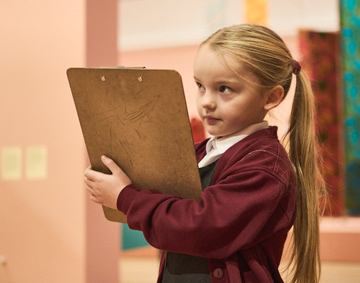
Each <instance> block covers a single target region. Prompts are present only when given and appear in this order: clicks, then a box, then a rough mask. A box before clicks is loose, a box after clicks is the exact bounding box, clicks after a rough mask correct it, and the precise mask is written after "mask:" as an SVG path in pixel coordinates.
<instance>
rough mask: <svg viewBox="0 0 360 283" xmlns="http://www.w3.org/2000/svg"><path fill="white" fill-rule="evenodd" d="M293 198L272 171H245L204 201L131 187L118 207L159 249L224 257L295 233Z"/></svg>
mask: <svg viewBox="0 0 360 283" xmlns="http://www.w3.org/2000/svg"><path fill="white" fill-rule="evenodd" d="M223 175H224V174H223ZM288 195H289V194H288V193H287V186H286V184H284V183H283V182H281V181H279V179H278V178H276V176H274V175H273V174H271V172H267V171H266V170H263V169H255V168H247V169H244V168H243V169H242V170H237V169H235V171H234V170H233V171H232V172H231V173H229V174H225V175H224V177H223V179H221V180H220V181H219V182H218V183H216V184H214V185H212V186H210V187H208V188H206V189H205V190H204V191H203V193H202V196H201V200H200V201H195V200H190V199H181V198H179V197H174V196H170V195H164V194H161V193H159V192H158V191H156V190H139V189H137V188H136V187H135V186H134V185H130V186H128V187H126V188H125V189H124V190H123V191H122V192H121V193H120V195H119V198H118V209H119V210H120V211H122V212H123V213H125V214H126V215H127V221H128V225H129V227H130V228H131V229H135V230H141V231H143V233H144V236H145V238H146V240H147V241H148V242H149V243H150V244H151V245H152V246H154V247H156V248H159V249H162V250H166V251H172V252H179V253H185V254H191V255H196V256H202V257H207V258H219V259H220V258H225V257H228V256H230V255H231V254H233V253H234V252H236V251H237V250H240V249H246V248H249V247H251V246H253V245H255V244H256V243H258V242H260V241H262V240H264V239H266V238H267V237H270V236H271V235H273V234H275V233H277V232H279V231H282V230H283V229H289V225H290V226H291V221H292V215H291V213H289V212H288V209H287V206H288V205H289V197H290V198H291V196H289V197H288ZM292 205H294V203H292Z"/></svg>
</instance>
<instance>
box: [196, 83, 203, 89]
mask: <svg viewBox="0 0 360 283" xmlns="http://www.w3.org/2000/svg"><path fill="white" fill-rule="evenodd" d="M196 84H197V86H198V88H199V89H204V86H203V85H202V84H201V83H199V82H196Z"/></svg>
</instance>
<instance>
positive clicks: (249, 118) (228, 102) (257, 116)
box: [194, 44, 267, 138]
mask: <svg viewBox="0 0 360 283" xmlns="http://www.w3.org/2000/svg"><path fill="white" fill-rule="evenodd" d="M225 60H226V62H227V64H228V65H229V66H230V67H231V68H233V69H235V70H237V71H238V72H239V73H240V74H241V75H242V76H244V77H246V78H247V79H249V80H252V81H254V82H256V83H259V81H258V79H257V78H256V77H255V75H253V74H251V73H247V72H246V70H245V69H244V68H243V66H242V65H241V64H239V63H237V62H235V61H234V60H233V59H231V58H230V57H228V56H225ZM194 78H195V82H196V84H197V86H198V92H197V109H198V113H199V115H200V118H201V119H202V120H203V122H204V124H205V128H206V130H207V131H208V133H209V134H210V135H212V136H215V137H223V138H227V137H230V136H232V135H236V134H239V133H241V131H242V130H243V129H245V128H246V127H248V126H250V125H252V124H256V123H260V122H262V121H263V119H264V117H265V115H266V112H267V111H266V110H265V109H264V106H265V104H266V101H267V98H266V95H263V94H262V93H261V92H260V91H259V90H257V89H255V88H254V86H252V85H250V84H247V83H246V82H244V81H242V80H241V79H239V77H238V76H236V75H235V74H234V73H233V72H232V71H231V70H230V69H229V68H228V67H227V66H226V65H225V64H224V63H223V61H221V59H220V58H219V57H218V56H217V55H216V53H215V52H214V51H213V50H212V49H211V48H210V47H209V46H208V45H207V44H206V45H203V46H202V47H200V49H199V51H198V54H197V56H196V58H195V62H194Z"/></svg>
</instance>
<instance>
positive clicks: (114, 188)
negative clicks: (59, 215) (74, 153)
mask: <svg viewBox="0 0 360 283" xmlns="http://www.w3.org/2000/svg"><path fill="white" fill-rule="evenodd" d="M194 78H195V82H196V84H197V86H198V92H197V106H198V112H199V115H200V117H201V119H202V120H203V122H204V124H205V127H206V130H207V131H208V133H209V134H210V135H212V138H210V139H208V140H205V141H203V142H201V143H200V144H196V146H195V148H196V154H197V159H198V162H199V170H200V175H201V179H202V185H203V189H204V190H203V193H202V196H201V200H200V201H194V200H189V199H181V198H179V197H175V196H171V195H164V194H161V193H159V192H158V191H156V188H152V187H151V184H149V188H146V189H148V190H139V189H138V188H136V187H135V186H134V185H133V184H132V183H131V180H130V179H129V178H128V177H127V176H126V174H125V173H124V172H123V171H122V170H121V169H120V168H119V167H118V166H117V165H116V164H115V163H114V162H113V161H112V160H111V159H109V158H107V157H105V156H103V157H102V161H103V162H104V164H105V165H106V166H107V167H108V168H109V169H110V171H111V172H112V175H106V174H102V173H99V172H95V171H93V170H91V169H90V168H88V169H87V170H86V171H85V183H86V188H87V190H88V191H89V193H90V194H91V196H90V198H91V200H92V201H94V202H96V203H99V204H102V205H105V206H108V207H111V208H115V209H118V210H120V211H122V212H123V213H125V214H126V215H127V221H128V225H129V227H130V228H132V229H136V230H141V231H143V233H144V236H145V238H146V239H147V241H148V242H149V243H150V244H151V245H152V246H154V247H156V248H158V249H161V250H164V251H166V252H164V253H163V255H162V260H161V266H160V274H159V279H158V282H163V283H167V282H181V283H184V282H191V283H193V282H236V283H238V282H256V283H262V282H283V280H282V278H281V276H280V273H279V270H278V267H279V264H280V259H281V256H282V252H283V247H284V243H285V240H286V237H287V234H288V231H289V230H290V228H291V227H292V226H294V239H293V253H292V257H291V262H292V267H293V273H292V278H291V280H290V282H306V283H311V282H318V280H319V274H320V259H319V220H318V216H319V211H318V196H319V193H320V192H322V191H323V189H324V186H323V182H322V179H321V176H320V174H319V170H318V166H317V158H316V152H315V147H316V143H315V134H314V121H313V97H312V96H313V94H312V91H311V88H310V85H309V81H308V79H307V77H306V75H305V73H304V72H303V71H302V70H301V67H300V65H299V63H297V62H296V61H295V60H294V59H293V58H292V56H291V54H290V52H289V50H288V49H287V47H286V46H285V44H284V42H283V41H282V40H281V39H280V37H279V36H278V35H277V34H275V33H274V32H273V31H271V30H269V29H267V28H265V27H262V26H257V25H237V26H232V27H228V28H224V29H221V30H219V31H218V32H216V33H214V34H213V35H212V36H210V37H209V38H208V39H207V40H205V41H204V42H203V43H202V44H201V45H200V48H199V51H198V54H197V56H196V59H195V63H194ZM293 79H296V92H295V97H294V102H293V107H292V113H291V121H290V127H289V130H288V133H287V137H288V139H287V140H288V146H286V147H288V153H287V152H286V151H285V149H284V147H283V146H282V145H281V144H280V142H279V140H278V139H277V128H276V127H273V126H268V123H267V122H266V121H264V118H265V116H266V114H267V112H268V111H269V110H270V109H273V108H274V107H276V106H278V105H279V104H280V102H281V101H282V100H283V99H284V97H285V96H286V94H287V92H288V91H289V88H290V84H291V81H292V80H293ZM289 157H290V158H289ZM139 174H141V172H139ZM164 178H166V176H164ZM184 178H186V176H184Z"/></svg>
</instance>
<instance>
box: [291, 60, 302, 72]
mask: <svg viewBox="0 0 360 283" xmlns="http://www.w3.org/2000/svg"><path fill="white" fill-rule="evenodd" d="M300 71H301V66H300V63H299V62H298V61H296V60H294V62H293V74H294V75H298V74H299V73H300Z"/></svg>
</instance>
